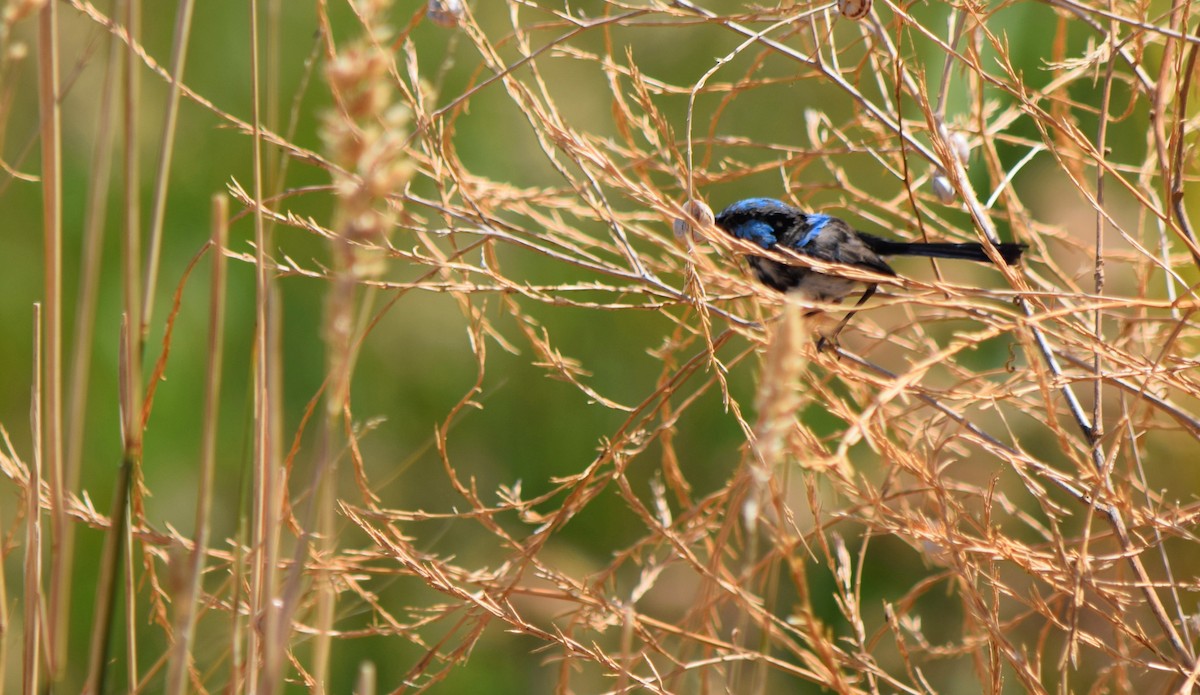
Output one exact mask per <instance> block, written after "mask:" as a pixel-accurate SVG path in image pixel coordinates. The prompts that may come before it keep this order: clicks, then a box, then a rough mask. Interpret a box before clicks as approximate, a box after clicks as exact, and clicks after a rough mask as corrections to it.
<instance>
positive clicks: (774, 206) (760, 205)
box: [721, 198, 791, 215]
mask: <svg viewBox="0 0 1200 695" xmlns="http://www.w3.org/2000/svg"><path fill="white" fill-rule="evenodd" d="M789 210H791V208H790V207H789V206H788V205H787V203H784V202H783V201H781V200H776V199H774V198H746V199H745V200H739V201H737V202H736V203H733V204H732V205H730V206H729V207H727V208H725V210H724V211H723V212H722V213H721V215H762V214H767V213H772V212H784V211H789Z"/></svg>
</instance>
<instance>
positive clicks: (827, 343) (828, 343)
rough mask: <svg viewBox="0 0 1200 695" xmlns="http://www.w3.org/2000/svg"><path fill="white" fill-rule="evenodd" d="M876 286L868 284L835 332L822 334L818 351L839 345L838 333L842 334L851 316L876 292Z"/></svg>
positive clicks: (818, 343) (818, 342)
mask: <svg viewBox="0 0 1200 695" xmlns="http://www.w3.org/2000/svg"><path fill="white" fill-rule="evenodd" d="M875 288H876V285H867V289H866V290H865V291H864V292H863V294H862V296H861V297H859V298H858V301H857V302H855V303H854V308H852V309H851V310H850V311H848V312H846V315H845V316H843V317H842V320H841V321H839V322H838V325H837V327H836V328H834V329H833V333H831V334H830V335H829V337H828V338H826V337H825V336H821V337H820V338H818V339H817V352H822V351H824V350H825V349H826V348H830V347H834V346H836V345H837V338H838V334H840V333H841V332H842V329H843V328H845V327H846V324H847V323H849V322H850V318H851V317H853V316H854V313H855V312H856V311H858V308H859V307H860V306H862V305H863V304H865V303H866V301H867V300H868V299H870V298H871V295H873V294H875Z"/></svg>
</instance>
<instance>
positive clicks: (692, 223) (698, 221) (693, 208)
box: [671, 200, 716, 241]
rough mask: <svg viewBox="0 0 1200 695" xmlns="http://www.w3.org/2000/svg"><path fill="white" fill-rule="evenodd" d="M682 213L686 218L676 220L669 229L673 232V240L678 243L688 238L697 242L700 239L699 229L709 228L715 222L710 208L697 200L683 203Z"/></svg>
mask: <svg viewBox="0 0 1200 695" xmlns="http://www.w3.org/2000/svg"><path fill="white" fill-rule="evenodd" d="M683 211H684V212H686V213H687V214H688V217H679V218H676V220H675V221H674V222H673V223H672V224H671V228H672V229H673V230H674V231H675V238H676V239H679V240H680V241H683V240H686V239H689V238H690V239H691V240H692V241H696V240H698V239H699V238H700V229H699V227H711V226H712V225H713V224H714V223H715V222H716V217H715V216H713V211H712V208H710V207H708V205H707V204H705V203H703V202H701V201H699V200H689V201H687V202H686V203H684V204H683ZM697 225H698V226H697Z"/></svg>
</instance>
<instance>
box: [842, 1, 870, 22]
mask: <svg viewBox="0 0 1200 695" xmlns="http://www.w3.org/2000/svg"><path fill="white" fill-rule="evenodd" d="M870 11H871V0H838V12H840V13H841V15H842V16H843V17H845V18H846V19H853V20H855V21H857V20H860V19H862V18H863V17H866V16H867V13H868V12H870Z"/></svg>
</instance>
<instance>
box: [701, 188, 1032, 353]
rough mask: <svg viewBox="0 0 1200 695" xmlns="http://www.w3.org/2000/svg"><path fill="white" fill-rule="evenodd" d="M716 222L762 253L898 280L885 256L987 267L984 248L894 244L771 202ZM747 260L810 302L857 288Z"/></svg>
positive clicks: (734, 208) (1011, 251)
mask: <svg viewBox="0 0 1200 695" xmlns="http://www.w3.org/2000/svg"><path fill="white" fill-rule="evenodd" d="M716 223H717V226H718V227H721V228H722V229H724V230H725V231H727V232H729V233H730V234H732V235H733V236H735V237H737V238H739V239H742V240H744V241H749V242H753V243H755V244H758V245H759V246H761V247H762V248H763V249H767V250H770V249H775V248H780V247H782V248H787V249H790V250H792V251H794V252H796V253H801V254H804V255H806V256H811V257H813V258H816V259H818V260H821V261H826V262H829V263H841V264H843V265H849V266H854V267H856V268H863V269H865V270H869V271H872V272H876V273H879V274H880V275H892V276H895V275H896V271H894V270H892V268H891V266H889V265H888V264H887V263H886V262H884V260H883V257H884V256H930V257H934V258H961V259H964V260H968V261H980V262H984V263H988V262H991V259H990V258H988V255H987V253H986V252H985V251H984V247H983V244H979V243H948V242H938V243H929V242H919V241H917V242H910V241H893V240H891V239H884V238H882V237H877V236H874V235H872V234H867V233H865V232H859V231H856V230H855V229H853V228H852V227H851V226H850V225H848V224H846V223H845V222H843V221H842V220H839V219H838V218H836V217H830V216H829V215H823V214H820V213H812V212H803V211H802V210H800V209H798V208H794V207H792V206H791V205H788V204H786V203H783V202H781V201H778V200H775V199H773V198H747V199H746V200H739V201H738V202H736V203H734V204H733V205H730V206H729V207H727V208H725V209H724V210H723V211H721V214H719V215H717V218H716ZM995 248H996V251H997V253H998V254H999V256H1000V258H1001V259H1003V260H1004V262H1005V263H1007V264H1009V265H1012V264H1013V263H1016V262H1017V261H1018V260H1019V259H1020V258H1021V253H1022V252H1024V250H1025V244H996V245H995ZM749 261H750V267H751V268H752V269H753V270H754V274H755V275H756V276H757V277H758V279H759V280H760V281H762V282H763V284H765V285H767V286H769V287H773V288H775V289H776V290H779V291H780V292H791V291H794V292H799V293H800V295H801V296H803V297H804V298H805V299H809V300H813V301H818V302H832V303H837V302H840V301H841V300H842V299H843V298H845V297H846V295H848V294H851V293H852V292H854V291H855V290H856V289H857V287H858V286H859V285H860V284H861V283H860V282H859V281H856V280H851V279H849V278H844V277H839V276H837V275H830V274H828V273H823V272H818V271H816V270H812V269H810V268H805V267H802V266H795V265H788V264H786V263H781V262H779V261H776V260H772V259H770V258H765V257H763V256H750V257H749ZM874 293H875V285H874V284H868V285H867V288H866V290H865V291H864V292H863V296H862V298H861V299H859V300H858V304H855V305H854V306H855V308H857V307H858V306H859V305H861V304H862V303H863V302H865V301H867V299H868V298H870V296H871V295H872V294H874ZM853 315H854V311H853V310H852V311H850V313H848V314H847V315H846V317H845V318H843V319H842V321H841V323H839V324H838V326H837V328H836V329H835V330H834V333H833V337H834V338H836V337H837V334H838V332H839V331H841V329H842V327H843V326H845V325H846V322H847V321H849V320H850V317H851V316H853ZM824 342H825V341H824V339H822V340H821V341H820V343H819V345H818V347H822V346H823V345H824Z"/></svg>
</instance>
